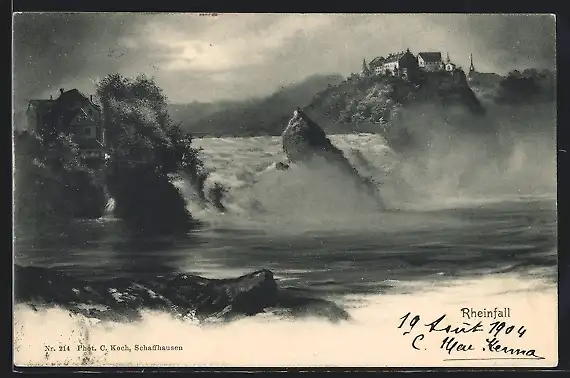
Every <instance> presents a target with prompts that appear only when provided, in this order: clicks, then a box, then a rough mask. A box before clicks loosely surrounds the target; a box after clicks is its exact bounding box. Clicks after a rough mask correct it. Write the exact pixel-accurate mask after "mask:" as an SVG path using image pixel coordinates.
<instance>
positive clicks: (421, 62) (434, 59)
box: [418, 52, 445, 72]
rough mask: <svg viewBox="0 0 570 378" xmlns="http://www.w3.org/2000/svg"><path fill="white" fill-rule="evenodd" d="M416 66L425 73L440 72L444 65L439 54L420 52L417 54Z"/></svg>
mask: <svg viewBox="0 0 570 378" xmlns="http://www.w3.org/2000/svg"><path fill="white" fill-rule="evenodd" d="M418 66H419V67H420V69H421V70H423V71H426V72H435V71H441V70H442V69H444V68H445V67H444V64H443V61H442V59H441V53H440V52H421V53H419V54H418Z"/></svg>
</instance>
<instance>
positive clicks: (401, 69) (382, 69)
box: [370, 49, 418, 80]
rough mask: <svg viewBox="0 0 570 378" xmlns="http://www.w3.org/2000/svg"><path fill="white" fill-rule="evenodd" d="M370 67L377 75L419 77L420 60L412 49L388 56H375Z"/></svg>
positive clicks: (411, 78)
mask: <svg viewBox="0 0 570 378" xmlns="http://www.w3.org/2000/svg"><path fill="white" fill-rule="evenodd" d="M370 68H371V70H372V71H373V72H374V74H376V75H389V76H400V77H404V78H407V79H410V80H413V79H415V78H416V77H417V74H418V61H417V59H416V57H415V56H414V54H412V53H411V52H410V50H409V49H408V50H406V51H405V52H402V53H398V54H391V55H389V56H388V57H387V58H382V57H379V58H375V59H373V60H372V61H371V62H370Z"/></svg>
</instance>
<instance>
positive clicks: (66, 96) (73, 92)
mask: <svg viewBox="0 0 570 378" xmlns="http://www.w3.org/2000/svg"><path fill="white" fill-rule="evenodd" d="M73 98H80V99H81V100H82V101H85V102H89V103H91V104H92V105H93V106H95V107H96V108H98V109H100V107H99V105H97V104H96V103H94V102H93V101H91V98H90V97H89V96H87V95H86V94H85V93H83V92H81V91H80V90H79V89H77V88H74V89H70V90H68V91H65V92H63V93H62V94H61V95H59V97H58V98H57V100H56V101H60V102H61V101H68V100H72V99H73Z"/></svg>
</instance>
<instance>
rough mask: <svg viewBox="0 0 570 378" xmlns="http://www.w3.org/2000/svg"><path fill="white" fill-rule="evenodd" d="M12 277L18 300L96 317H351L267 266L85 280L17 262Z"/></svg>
mask: <svg viewBox="0 0 570 378" xmlns="http://www.w3.org/2000/svg"><path fill="white" fill-rule="evenodd" d="M14 277H15V280H16V285H15V290H14V291H15V301H16V303H25V304H29V305H31V306H33V307H38V306H45V305H50V306H54V305H55V306H61V307H63V308H65V309H67V310H69V311H70V312H72V313H77V314H82V315H85V316H88V317H93V318H97V319H100V320H114V321H128V320H134V319H137V318H139V317H140V311H141V310H145V309H146V310H158V311H163V312H167V313H170V314H172V315H174V316H177V317H180V318H183V319H186V318H190V319H193V320H197V321H199V322H210V321H228V320H232V319H235V318H236V317H241V316H252V315H256V314H259V313H262V312H268V311H269V312H271V311H274V312H277V313H286V314H290V315H292V316H306V315H316V316H321V317H326V318H329V320H331V321H338V320H347V319H348V318H349V316H348V313H347V312H346V311H345V310H344V309H342V308H341V307H339V306H337V305H336V304H335V303H333V302H330V301H327V300H323V299H319V298H310V297H307V296H303V295H299V294H295V293H291V292H290V291H287V290H285V289H282V288H280V287H278V285H277V283H276V281H275V278H274V277H273V273H272V272H271V271H269V270H266V269H262V270H259V271H255V272H253V273H249V274H246V275H243V276H240V277H237V278H229V279H209V278H205V277H201V276H197V275H192V274H182V273H173V274H171V275H168V276H158V277H154V278H152V279H145V280H130V279H122V278H117V279H110V280H103V281H93V282H88V281H85V280H82V279H79V278H77V277H73V276H71V275H68V274H66V273H62V272H58V271H55V270H52V269H49V268H40V267H21V266H18V265H16V267H15V273H14Z"/></svg>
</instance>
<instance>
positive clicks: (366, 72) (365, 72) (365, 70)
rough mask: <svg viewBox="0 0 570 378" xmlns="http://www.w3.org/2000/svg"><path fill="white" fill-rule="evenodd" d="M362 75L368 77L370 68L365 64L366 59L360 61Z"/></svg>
mask: <svg viewBox="0 0 570 378" xmlns="http://www.w3.org/2000/svg"><path fill="white" fill-rule="evenodd" d="M362 75H363V76H370V67H368V64H366V59H364V60H363V61H362Z"/></svg>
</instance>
